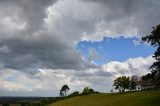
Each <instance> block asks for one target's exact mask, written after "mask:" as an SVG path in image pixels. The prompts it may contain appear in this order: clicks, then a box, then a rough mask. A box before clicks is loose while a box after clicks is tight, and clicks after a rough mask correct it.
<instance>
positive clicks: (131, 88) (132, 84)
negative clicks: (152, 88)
mask: <svg viewBox="0 0 160 106" xmlns="http://www.w3.org/2000/svg"><path fill="white" fill-rule="evenodd" d="M135 89H136V79H135V76H132V77H131V81H130V91H132V90H135Z"/></svg>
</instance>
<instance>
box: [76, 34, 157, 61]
mask: <svg viewBox="0 0 160 106" xmlns="http://www.w3.org/2000/svg"><path fill="white" fill-rule="evenodd" d="M135 41H138V38H124V37H119V38H107V37H104V38H103V40H102V41H80V42H79V43H78V44H77V49H78V50H80V52H81V53H82V54H83V56H84V57H85V58H88V57H89V55H90V49H94V50H95V51H96V52H97V54H99V55H100V57H101V58H100V59H98V60H93V61H94V62H95V63H96V64H105V63H106V62H109V61H120V62H121V61H125V60H127V59H128V58H136V57H148V56H150V55H151V54H153V53H154V51H155V48H153V47H151V46H149V45H146V44H144V43H139V44H135V43H134V42H135Z"/></svg>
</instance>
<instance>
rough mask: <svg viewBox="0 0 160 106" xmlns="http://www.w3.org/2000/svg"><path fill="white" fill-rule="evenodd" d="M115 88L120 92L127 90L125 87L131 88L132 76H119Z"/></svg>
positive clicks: (115, 81)
mask: <svg viewBox="0 0 160 106" xmlns="http://www.w3.org/2000/svg"><path fill="white" fill-rule="evenodd" d="M113 85H114V86H115V89H119V92H125V89H129V86H130V78H129V77H126V76H121V77H118V78H116V79H115V80H114V84H113Z"/></svg>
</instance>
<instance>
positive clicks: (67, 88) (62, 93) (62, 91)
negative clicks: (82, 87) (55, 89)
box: [60, 85, 70, 96]
mask: <svg viewBox="0 0 160 106" xmlns="http://www.w3.org/2000/svg"><path fill="white" fill-rule="evenodd" d="M69 90H70V88H69V87H68V85H63V86H62V88H61V90H60V95H62V96H67V92H68V91H69Z"/></svg>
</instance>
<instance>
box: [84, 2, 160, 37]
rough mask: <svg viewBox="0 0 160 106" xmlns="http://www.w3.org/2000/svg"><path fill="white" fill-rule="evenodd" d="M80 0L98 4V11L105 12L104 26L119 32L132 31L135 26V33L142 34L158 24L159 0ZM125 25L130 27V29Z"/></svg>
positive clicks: (159, 22)
mask: <svg viewBox="0 0 160 106" xmlns="http://www.w3.org/2000/svg"><path fill="white" fill-rule="evenodd" d="M82 1H83V2H90V3H97V4H99V5H100V6H101V7H102V9H103V10H102V9H100V10H99V13H103V14H105V15H104V17H103V22H104V24H105V26H104V27H105V28H106V29H110V30H112V31H115V32H118V33H119V34H125V32H127V31H128V32H132V31H133V30H134V28H135V29H136V30H137V34H138V35H141V36H142V35H146V34H147V33H149V32H150V31H151V27H153V26H156V25H158V24H160V20H159V19H160V11H159V10H160V1H159V0H82ZM99 13H97V14H99ZM101 16H102V15H101ZM127 27H131V30H130V29H128V28H127ZM127 29H128V30H127Z"/></svg>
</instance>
